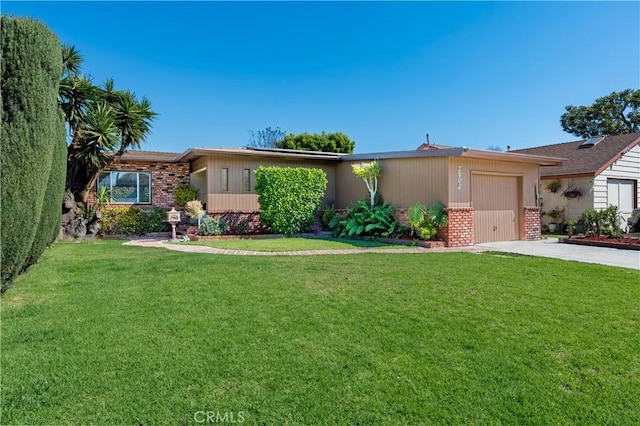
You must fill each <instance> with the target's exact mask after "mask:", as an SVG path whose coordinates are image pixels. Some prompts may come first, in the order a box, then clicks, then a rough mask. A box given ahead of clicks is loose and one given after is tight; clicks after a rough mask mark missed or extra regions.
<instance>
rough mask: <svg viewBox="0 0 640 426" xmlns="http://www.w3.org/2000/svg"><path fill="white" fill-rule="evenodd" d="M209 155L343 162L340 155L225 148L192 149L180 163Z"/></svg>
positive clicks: (185, 153) (184, 153) (181, 157)
mask: <svg viewBox="0 0 640 426" xmlns="http://www.w3.org/2000/svg"><path fill="white" fill-rule="evenodd" d="M207 155H215V156H223V157H228V156H234V155H240V156H243V157H277V158H286V159H302V160H317V161H341V155H340V154H331V153H326V154H318V153H313V154H311V153H307V152H304V151H301V152H300V153H297V152H290V151H289V150H287V151H286V152H280V151H273V150H255V149H225V148H190V149H188V150H186V151H185V152H183V153H182V154H181V155H180V156H179V157H178V158H177V160H178V161H192V160H195V159H196V158H199V157H202V156H207Z"/></svg>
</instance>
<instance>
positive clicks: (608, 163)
mask: <svg viewBox="0 0 640 426" xmlns="http://www.w3.org/2000/svg"><path fill="white" fill-rule="evenodd" d="M639 143H640V136H638V137H637V138H636V139H634V140H633V141H631V142H630V143H629V144H628V145H627V146H626V147H625V148H624V149H623V150H622V151H620V152H619V153H618V154H616V155H615V156H613V157H612V158H611V159H610V160H609V161H607V162H606V163H605V164H604V165H602V166H601V167H600V168H599V169H598V170H596V171H595V174H594V176H598V175H599V174H600V173H602V172H603V171H605V170H606V168H607V167H609V166H611V165H612V164H613V163H615V162H616V161H618V160H619V159H620V157H622V156H623V155H625V154H626V153H628V152H629V151H631V149H633V147H635V146H636V145H637V144H639Z"/></svg>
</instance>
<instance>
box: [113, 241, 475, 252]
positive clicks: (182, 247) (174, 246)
mask: <svg viewBox="0 0 640 426" xmlns="http://www.w3.org/2000/svg"><path fill="white" fill-rule="evenodd" d="M124 245H125V246H137V247H156V248H165V249H168V250H175V251H181V252H185V253H209V254H226V255H232V256H317V255H323V254H357V253H388V254H392V253H433V252H442V251H482V250H480V249H477V248H473V247H458V248H453V249H449V248H441V249H426V248H422V247H407V248H395V249H379V248H366V249H334V250H301V251H251V250H226V249H220V248H215V247H208V246H196V245H187V244H180V243H169V242H167V241H166V240H157V239H136V240H131V241H128V242H126V243H124Z"/></svg>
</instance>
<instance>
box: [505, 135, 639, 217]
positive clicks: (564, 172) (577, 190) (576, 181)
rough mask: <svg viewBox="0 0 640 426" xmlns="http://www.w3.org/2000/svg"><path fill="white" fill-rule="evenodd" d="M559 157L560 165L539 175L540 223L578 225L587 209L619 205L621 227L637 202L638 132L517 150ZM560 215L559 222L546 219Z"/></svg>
mask: <svg viewBox="0 0 640 426" xmlns="http://www.w3.org/2000/svg"><path fill="white" fill-rule="evenodd" d="M512 152H518V153H521V154H527V155H542V156H550V157H562V158H566V159H567V160H566V161H564V162H563V163H562V164H559V165H556V166H551V167H543V168H542V169H541V170H540V179H541V180H540V183H541V185H540V186H541V197H542V209H543V211H544V212H545V213H546V214H545V215H544V216H543V223H544V224H548V223H551V222H561V221H562V219H564V220H566V219H574V220H577V219H579V218H580V217H581V216H582V213H583V212H584V211H585V210H587V209H604V208H607V207H608V206H609V205H614V206H617V207H618V209H619V211H620V213H621V219H620V223H621V225H622V228H623V229H624V228H625V227H626V223H627V217H628V216H629V215H630V214H631V211H632V210H633V209H635V208H637V207H638V201H639V200H640V185H638V181H640V133H628V134H623V135H616V136H598V137H593V138H590V139H587V140H579V141H573V142H565V143H559V144H553V145H545V146H539V147H535V148H527V149H520V150H517V151H512ZM553 210H555V211H559V212H560V217H559V218H553V217H551V216H549V213H550V212H551V211H553Z"/></svg>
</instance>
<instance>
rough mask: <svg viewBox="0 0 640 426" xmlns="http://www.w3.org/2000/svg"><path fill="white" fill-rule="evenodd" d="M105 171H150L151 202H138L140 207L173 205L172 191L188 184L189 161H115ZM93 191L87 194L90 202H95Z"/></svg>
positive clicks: (168, 206)
mask: <svg viewBox="0 0 640 426" xmlns="http://www.w3.org/2000/svg"><path fill="white" fill-rule="evenodd" d="M106 171H126V172H151V204H140V205H139V206H141V207H163V208H168V209H169V208H171V207H175V199H174V197H173V193H174V191H175V190H176V188H177V187H178V186H179V185H183V184H189V163H168V162H142V161H141V162H131V161H126V162H120V161H116V162H114V163H113V164H110V165H109V167H107V170H106ZM94 191H95V188H94ZM94 191H92V193H91V194H90V195H89V202H90V203H93V202H95V192H94ZM111 205H112V206H118V205H126V206H130V205H131V204H118V203H111Z"/></svg>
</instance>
